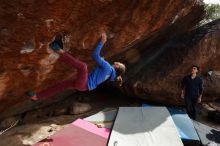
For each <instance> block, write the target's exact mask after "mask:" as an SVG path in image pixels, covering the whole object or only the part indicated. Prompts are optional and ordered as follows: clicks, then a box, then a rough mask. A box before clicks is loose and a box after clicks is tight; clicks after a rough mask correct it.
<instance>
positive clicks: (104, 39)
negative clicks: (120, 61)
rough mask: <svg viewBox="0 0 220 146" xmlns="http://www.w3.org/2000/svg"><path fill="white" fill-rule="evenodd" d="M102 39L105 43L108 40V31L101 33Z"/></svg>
mask: <svg viewBox="0 0 220 146" xmlns="http://www.w3.org/2000/svg"><path fill="white" fill-rule="evenodd" d="M101 41H102V43H103V44H105V42H106V41H107V35H106V33H102V34H101Z"/></svg>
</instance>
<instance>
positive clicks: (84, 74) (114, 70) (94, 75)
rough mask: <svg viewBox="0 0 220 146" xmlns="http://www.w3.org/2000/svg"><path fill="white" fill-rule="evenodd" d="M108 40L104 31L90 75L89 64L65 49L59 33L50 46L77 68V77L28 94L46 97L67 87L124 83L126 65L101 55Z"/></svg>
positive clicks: (77, 88) (87, 88)
mask: <svg viewBox="0 0 220 146" xmlns="http://www.w3.org/2000/svg"><path fill="white" fill-rule="evenodd" d="M106 41H107V36H106V33H102V35H101V41H100V42H99V43H98V45H97V46H96V48H95V50H94V52H93V54H92V57H93V59H94V60H95V62H96V63H97V64H98V66H97V67H96V68H95V69H94V70H93V71H92V72H91V73H89V75H88V70H87V64H85V63H84V62H81V61H80V60H78V59H76V58H74V57H72V56H71V55H70V54H69V53H68V52H65V51H64V50H63V42H62V36H59V35H57V36H56V38H55V40H54V41H53V42H52V43H51V44H50V48H51V49H52V50H53V51H55V52H57V53H59V54H60V58H59V60H60V61H62V62H64V63H66V64H68V65H69V66H71V67H73V68H77V70H78V73H77V78H76V79H75V80H74V79H69V80H66V81H61V82H59V83H57V84H55V85H53V86H52V87H49V88H48V89H46V90H44V91H41V92H39V93H35V92H33V91H28V92H26V95H28V96H29V97H31V99H32V100H38V99H46V98H48V97H50V96H53V95H55V94H57V93H59V92H62V91H63V90H65V89H76V90H78V91H87V90H88V91H91V90H94V89H95V88H96V87H97V86H98V85H100V84H101V83H103V82H105V81H112V83H116V84H118V85H119V86H121V85H122V77H121V75H122V74H124V73H125V69H126V67H125V65H124V64H122V63H120V62H114V63H113V65H110V64H109V63H108V62H107V61H106V60H104V59H103V58H102V57H101V56H100V51H101V49H102V47H103V45H104V44H105V42H106Z"/></svg>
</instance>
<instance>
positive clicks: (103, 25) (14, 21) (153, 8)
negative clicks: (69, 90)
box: [0, 0, 203, 112]
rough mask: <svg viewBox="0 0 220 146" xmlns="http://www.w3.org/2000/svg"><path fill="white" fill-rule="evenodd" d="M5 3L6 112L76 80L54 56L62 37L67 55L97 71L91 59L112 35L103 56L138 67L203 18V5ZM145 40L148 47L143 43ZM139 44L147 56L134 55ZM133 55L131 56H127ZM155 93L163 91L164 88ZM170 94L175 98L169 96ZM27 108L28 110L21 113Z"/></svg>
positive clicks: (95, 0)
mask: <svg viewBox="0 0 220 146" xmlns="http://www.w3.org/2000/svg"><path fill="white" fill-rule="evenodd" d="M0 3H1V4H0V20H1V21H0V58H1V59H0V65H1V68H0V112H3V111H9V109H10V108H11V107H12V106H14V105H15V104H17V103H19V104H20V103H21V102H23V101H24V100H26V98H25V97H24V96H23V94H24V92H25V91H26V90H27V89H35V90H37V91H39V90H42V89H45V88H46V87H47V86H49V85H50V84H53V83H54V82H56V81H57V80H59V79H60V80H64V79H66V78H69V77H72V76H74V74H75V73H76V72H75V71H73V70H72V69H69V68H68V67H66V66H65V65H63V64H60V63H58V62H57V58H58V56H57V55H56V54H54V53H53V52H51V51H49V50H48V43H49V42H50V41H51V40H52V38H53V37H54V35H55V34H56V33H57V32H61V31H65V32H66V37H65V38H64V42H65V49H66V50H69V51H70V52H71V53H72V54H74V56H76V57H78V58H79V59H81V60H82V61H85V62H86V63H87V64H88V65H89V69H91V68H92V67H93V66H94V62H93V61H92V59H91V57H90V56H91V52H92V50H93V47H94V46H95V44H96V43H97V41H98V39H99V36H100V32H103V31H106V32H108V34H109V36H110V39H109V40H108V42H107V44H106V46H105V48H104V49H103V55H104V56H105V57H106V58H114V57H115V58H118V59H121V61H126V60H127V61H128V63H130V64H132V63H135V62H137V61H141V59H143V58H141V57H142V54H148V51H147V50H148V49H149V48H147V47H146V46H149V47H152V46H157V45H160V43H162V42H163V41H166V40H168V39H169V38H172V37H174V36H175V35H177V34H180V33H182V32H184V31H187V30H190V29H192V28H193V26H195V24H196V23H197V22H198V21H199V20H200V19H201V16H202V15H203V6H202V5H201V2H200V1H198V0H189V1H186V0H154V1H152V0H129V1H128V0H81V1H77V0H47V1H46V0H22V1H16V0H0ZM143 39H145V42H144V43H143V42H142V43H140V42H141V40H143ZM134 44H139V45H137V47H138V48H140V50H141V49H142V51H139V50H136V49H133V48H132V47H131V46H134ZM147 44H148V45H147ZM149 44H151V45H149ZM143 46H144V47H146V48H144V49H143ZM127 50H130V51H128V52H127V53H124V52H125V51H127ZM168 52H170V51H168ZM179 53H181V52H179ZM121 54H124V55H125V56H126V57H125V58H123V55H121ZM137 70H138V69H137ZM152 72H153V71H152ZM132 75H133V74H132V73H131V74H130V75H129V74H128V77H129V76H132ZM157 78H160V76H158V77H157ZM128 79H129V80H130V78H128ZM131 80H132V79H131ZM132 81H133V80H132ZM143 81H146V79H144V80H143ZM131 83H135V82H131ZM159 83H160V82H159ZM159 83H157V84H159ZM157 84H156V85H157ZM134 85H136V84H134ZM153 88H157V89H158V90H159V88H160V86H157V87H156V86H153V87H152V89H153ZM164 88H165V87H164ZM136 89H137V88H136ZM136 89H135V90H136ZM138 89H139V88H138ZM156 91H157V90H155V89H153V90H152V92H156ZM139 93H140V92H139ZM160 93H162V90H161V92H160ZM167 93H170V92H168V91H164V94H167ZM136 95H140V94H136ZM161 98H162V97H161ZM166 99H167V98H164V100H166ZM26 105H27V104H26ZM27 106H29V105H27ZM23 108H26V107H25V106H24V105H23V106H21V107H20V109H23ZM14 111H15V110H14ZM10 112H13V110H12V111H10Z"/></svg>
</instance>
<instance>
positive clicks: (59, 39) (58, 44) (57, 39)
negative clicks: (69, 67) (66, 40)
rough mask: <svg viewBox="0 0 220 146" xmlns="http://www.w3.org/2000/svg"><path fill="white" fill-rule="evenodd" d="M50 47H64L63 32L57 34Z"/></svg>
mask: <svg viewBox="0 0 220 146" xmlns="http://www.w3.org/2000/svg"><path fill="white" fill-rule="evenodd" d="M50 48H51V49H52V50H53V51H59V50H60V49H63V42H62V35H61V34H58V35H56V37H55V39H54V41H53V42H52V43H50Z"/></svg>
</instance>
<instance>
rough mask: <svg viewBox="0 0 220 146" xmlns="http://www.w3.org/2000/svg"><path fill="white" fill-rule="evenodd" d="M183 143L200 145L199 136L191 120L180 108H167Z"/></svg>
mask: <svg viewBox="0 0 220 146" xmlns="http://www.w3.org/2000/svg"><path fill="white" fill-rule="evenodd" d="M168 110H169V112H170V114H171V117H172V119H173V121H174V123H175V126H176V128H177V130H178V133H179V135H180V137H181V139H182V141H183V143H184V144H185V145H186V144H190V145H194V146H196V145H200V139H199V136H198V134H197V132H196V130H195V128H194V125H193V122H192V120H191V119H190V118H189V116H188V115H187V114H186V112H185V111H184V110H183V109H181V108H168Z"/></svg>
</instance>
